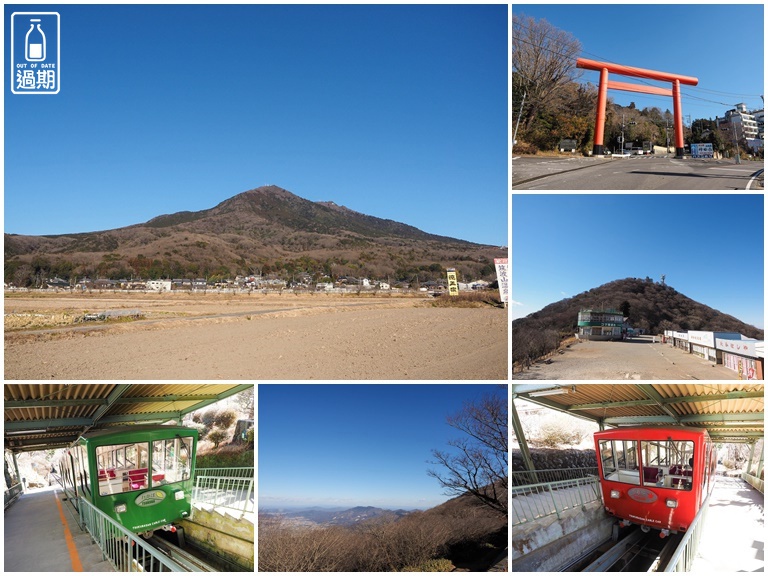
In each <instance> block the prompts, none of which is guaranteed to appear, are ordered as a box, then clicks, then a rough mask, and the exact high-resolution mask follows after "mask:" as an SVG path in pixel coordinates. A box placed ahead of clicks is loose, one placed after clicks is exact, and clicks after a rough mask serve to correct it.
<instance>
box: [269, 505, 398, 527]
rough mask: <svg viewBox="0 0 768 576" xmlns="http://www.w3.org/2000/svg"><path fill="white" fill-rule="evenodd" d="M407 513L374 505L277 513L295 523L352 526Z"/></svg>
mask: <svg viewBox="0 0 768 576" xmlns="http://www.w3.org/2000/svg"><path fill="white" fill-rule="evenodd" d="M261 513H267V514H270V513H272V512H270V511H266V510H265V511H263V512H260V514H261ZM407 514H409V512H408V511H406V510H386V509H384V508H376V507H374V506H356V507H354V508H349V509H346V510H338V509H334V508H318V507H312V508H306V509H298V510H291V511H290V512H288V511H286V512H279V513H278V514H277V515H279V516H282V517H283V518H285V519H288V520H289V521H291V522H292V523H293V524H294V525H296V524H303V525H311V524H324V525H334V526H350V525H353V524H357V523H359V522H363V521H365V520H371V519H374V518H386V519H389V520H397V519H399V518H402V517H403V516H406V515H407Z"/></svg>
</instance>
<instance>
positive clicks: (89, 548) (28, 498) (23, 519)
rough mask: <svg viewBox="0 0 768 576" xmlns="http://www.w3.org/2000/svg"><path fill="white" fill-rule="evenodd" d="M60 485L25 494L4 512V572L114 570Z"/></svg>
mask: <svg viewBox="0 0 768 576" xmlns="http://www.w3.org/2000/svg"><path fill="white" fill-rule="evenodd" d="M62 497H63V492H62V490H61V488H60V487H58V486H51V487H49V488H43V489H39V490H31V491H28V492H27V493H25V494H22V495H21V496H20V497H19V499H18V500H17V501H16V502H15V503H14V504H12V505H11V506H10V507H9V508H8V509H7V510H6V511H5V515H4V522H3V538H4V542H3V544H4V554H3V571H4V572H114V569H113V568H112V566H111V565H110V563H109V562H106V561H104V560H103V559H102V555H101V551H100V550H99V548H98V547H97V546H95V545H94V544H92V542H91V537H90V535H89V534H88V533H86V532H82V531H81V530H80V528H79V527H78V525H77V521H76V520H75V516H74V510H73V509H72V505H71V504H69V502H66V501H62Z"/></svg>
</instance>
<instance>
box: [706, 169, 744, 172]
mask: <svg viewBox="0 0 768 576" xmlns="http://www.w3.org/2000/svg"><path fill="white" fill-rule="evenodd" d="M710 170H731V171H733V172H752V168H710Z"/></svg>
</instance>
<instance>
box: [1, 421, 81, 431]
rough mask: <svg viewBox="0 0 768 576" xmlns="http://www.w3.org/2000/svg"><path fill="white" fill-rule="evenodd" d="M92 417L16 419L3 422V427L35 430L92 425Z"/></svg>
mask: <svg viewBox="0 0 768 576" xmlns="http://www.w3.org/2000/svg"><path fill="white" fill-rule="evenodd" d="M92 422H93V419H92V418H44V419H41V420H18V421H14V422H5V423H4V424H3V428H5V430H6V431H11V430H37V429H39V428H67V427H79V426H90V425H92Z"/></svg>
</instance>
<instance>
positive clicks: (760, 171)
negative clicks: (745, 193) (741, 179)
mask: <svg viewBox="0 0 768 576" xmlns="http://www.w3.org/2000/svg"><path fill="white" fill-rule="evenodd" d="M762 173H763V171H762V170H758V171H757V172H755V175H754V176H752V178H750V180H749V182H747V187H746V188H745V190H749V189H750V187H751V186H752V182H754V181H755V178H757V177H758V176H760V174H762Z"/></svg>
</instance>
